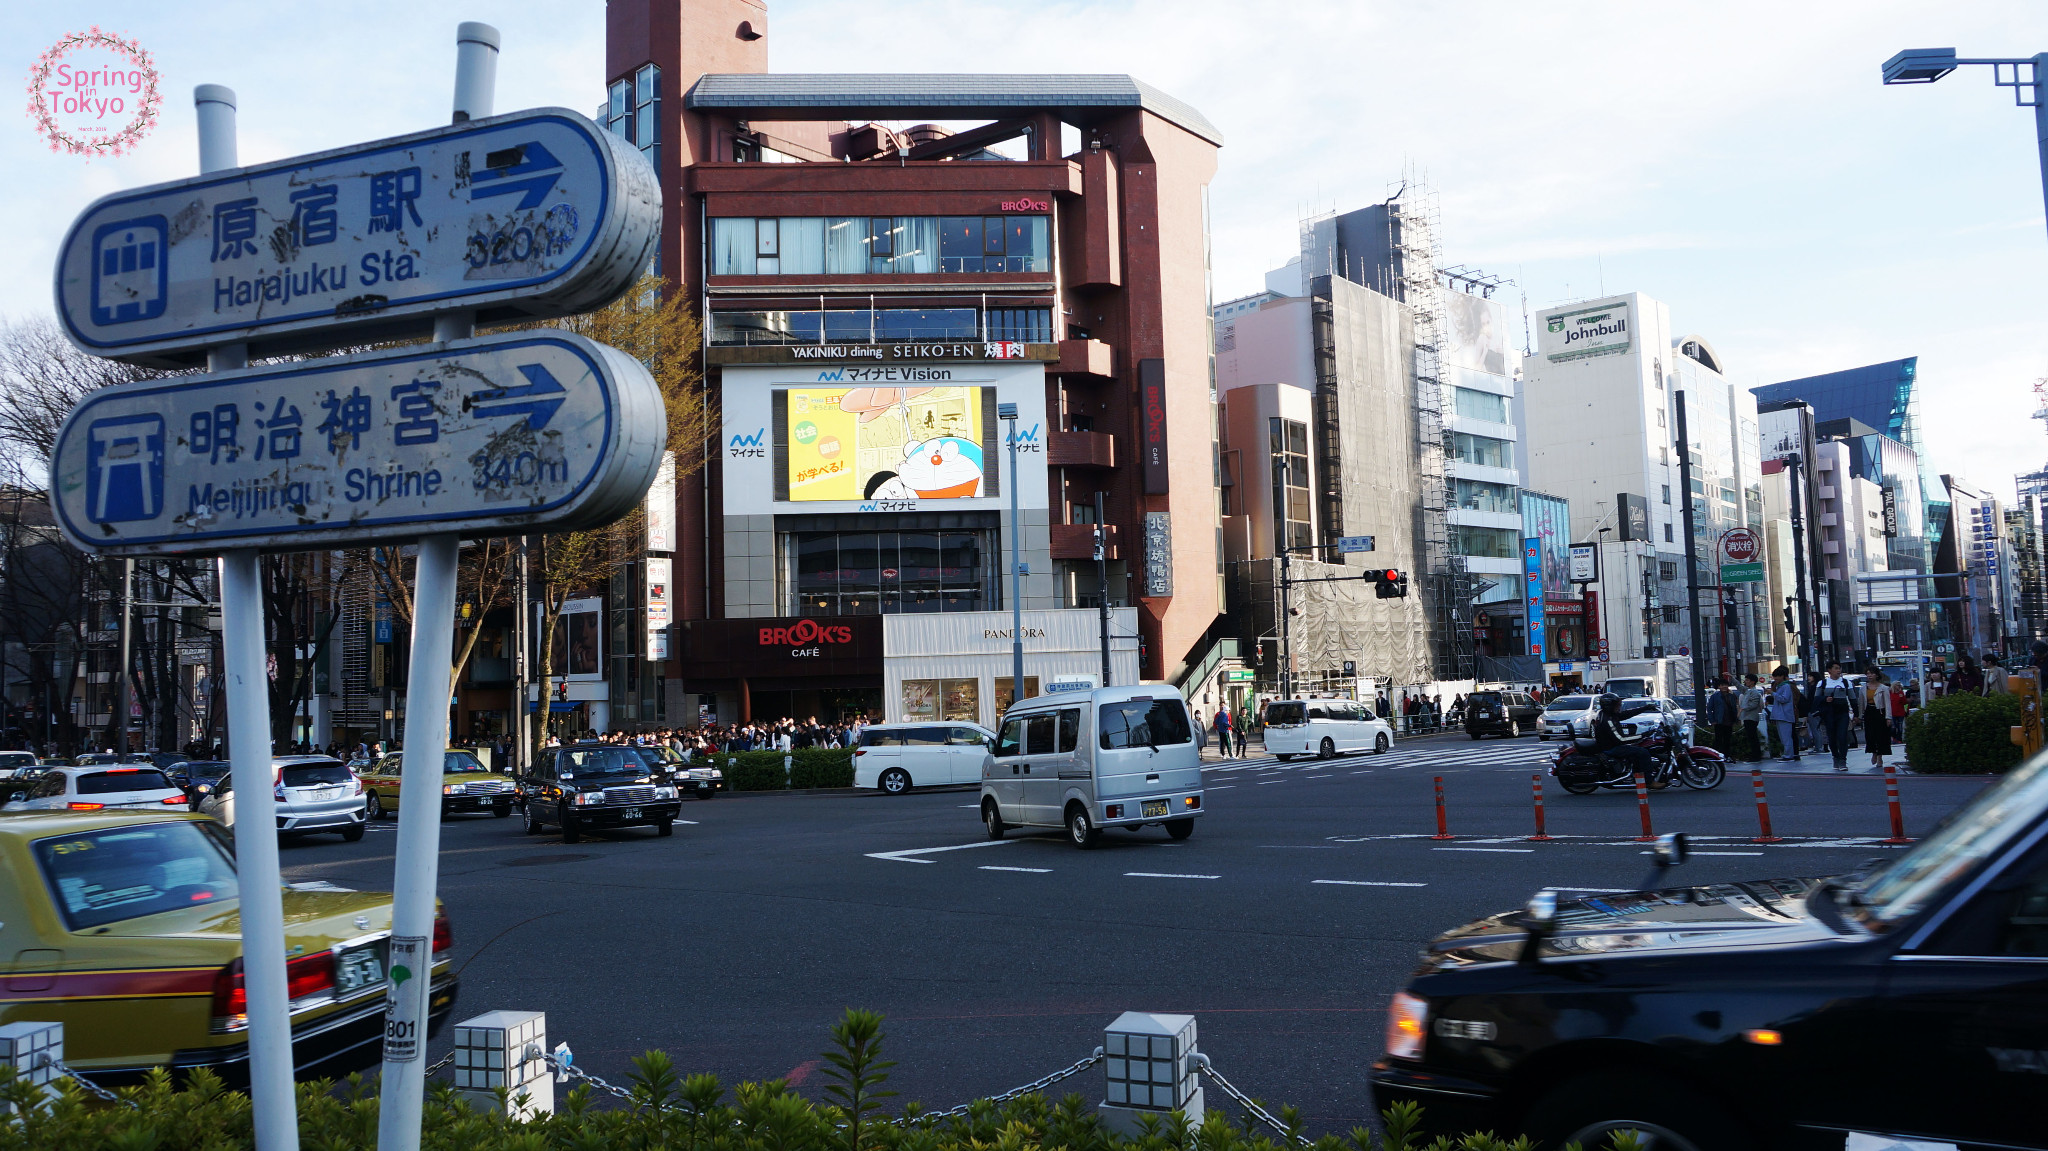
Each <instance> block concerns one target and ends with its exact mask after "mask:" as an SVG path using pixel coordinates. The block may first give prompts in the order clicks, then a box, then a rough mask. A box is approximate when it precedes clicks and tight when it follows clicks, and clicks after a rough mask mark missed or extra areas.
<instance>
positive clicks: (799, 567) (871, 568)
mask: <svg viewBox="0 0 2048 1151" xmlns="http://www.w3.org/2000/svg"><path fill="white" fill-rule="evenodd" d="M782 539H783V562H784V564H785V565H786V567H785V570H786V571H787V572H788V576H787V584H786V586H787V587H788V588H789V591H790V594H791V600H792V603H791V605H790V607H791V610H790V613H789V614H791V615H800V616H835V615H876V614H890V613H894V612H959V611H982V610H985V609H986V608H987V607H988V601H987V600H986V599H985V598H984V588H983V582H984V580H985V579H986V573H985V570H984V569H985V567H986V564H985V561H984V557H986V556H988V555H989V554H991V553H990V547H991V541H990V540H989V539H988V533H986V532H979V531H950V532H947V531H931V532H789V533H786V534H785V535H784V536H783V537H782Z"/></svg>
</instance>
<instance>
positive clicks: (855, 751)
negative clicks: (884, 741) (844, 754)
mask: <svg viewBox="0 0 2048 1151" xmlns="http://www.w3.org/2000/svg"><path fill="white" fill-rule="evenodd" d="M867 753H868V749H867V748H864V747H856V748H854V749H853V754H855V755H857V756H858V755H866V754H867Z"/></svg>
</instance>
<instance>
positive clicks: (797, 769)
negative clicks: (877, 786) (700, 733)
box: [711, 747, 853, 791]
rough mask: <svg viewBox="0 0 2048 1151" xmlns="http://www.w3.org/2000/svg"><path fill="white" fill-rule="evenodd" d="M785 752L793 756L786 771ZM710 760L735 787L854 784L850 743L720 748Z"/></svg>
mask: <svg viewBox="0 0 2048 1151" xmlns="http://www.w3.org/2000/svg"><path fill="white" fill-rule="evenodd" d="M785 755H786V756H788V757H789V758H790V760H791V763H790V766H789V770H788V771H787V772H786V773H785V772H784V771H783V768H782V758H783V756H785ZM711 762H712V764H713V765H714V766H716V767H717V768H718V769H719V770H720V771H723V772H724V773H725V785H726V786H727V787H728V788H731V789H732V790H734V791H782V790H784V789H785V788H791V787H795V788H813V787H852V786H853V749H852V748H848V747H800V748H798V749H796V750H795V751H788V752H783V751H742V752H737V753H735V752H720V753H718V754H717V755H714V756H712V757H711Z"/></svg>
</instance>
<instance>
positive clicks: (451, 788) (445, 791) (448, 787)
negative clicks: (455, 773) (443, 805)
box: [441, 783, 462, 795]
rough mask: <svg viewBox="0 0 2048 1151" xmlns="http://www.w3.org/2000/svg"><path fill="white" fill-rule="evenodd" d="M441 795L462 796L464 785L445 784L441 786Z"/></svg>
mask: <svg viewBox="0 0 2048 1151" xmlns="http://www.w3.org/2000/svg"><path fill="white" fill-rule="evenodd" d="M441 794H442V795H461V794H462V785H461V784H459V783H444V784H442V785H441Z"/></svg>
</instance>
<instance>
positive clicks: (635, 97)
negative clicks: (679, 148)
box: [602, 64, 661, 170]
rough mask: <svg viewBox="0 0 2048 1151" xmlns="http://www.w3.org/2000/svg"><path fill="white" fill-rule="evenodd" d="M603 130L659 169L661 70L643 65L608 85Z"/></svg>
mask: <svg viewBox="0 0 2048 1151" xmlns="http://www.w3.org/2000/svg"><path fill="white" fill-rule="evenodd" d="M605 96H606V101H605V107H604V112H603V115H602V119H603V120H604V126H605V128H606V129H607V130H608V131H610V132H611V133H612V134H613V135H615V136H617V137H618V138H619V139H621V140H624V141H626V142H627V143H628V144H631V145H633V146H634V147H635V148H638V149H639V150H640V154H641V155H643V156H645V157H647V160H648V162H649V163H651V164H653V165H654V166H655V168H656V170H659V169H660V167H661V148H660V146H661V69H660V68H659V67H657V66H656V65H653V64H643V65H641V66H640V67H639V69H637V70H636V71H635V72H634V73H633V74H632V75H631V76H627V77H624V78H622V79H618V80H614V81H612V84H611V87H610V88H609V89H607V90H606V92H605Z"/></svg>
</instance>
